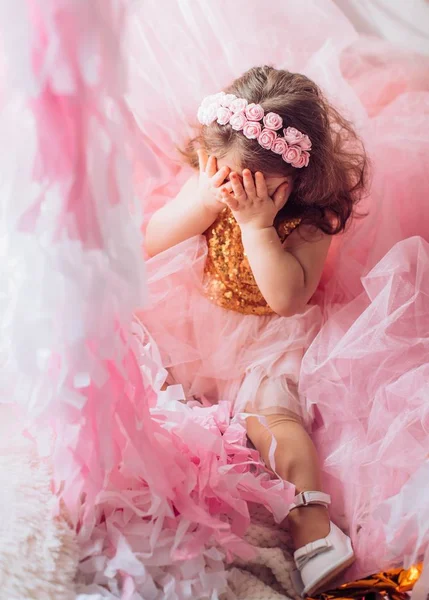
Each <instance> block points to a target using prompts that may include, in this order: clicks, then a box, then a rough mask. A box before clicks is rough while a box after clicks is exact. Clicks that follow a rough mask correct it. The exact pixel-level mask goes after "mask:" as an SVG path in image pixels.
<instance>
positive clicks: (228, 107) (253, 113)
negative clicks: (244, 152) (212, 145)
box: [198, 92, 311, 169]
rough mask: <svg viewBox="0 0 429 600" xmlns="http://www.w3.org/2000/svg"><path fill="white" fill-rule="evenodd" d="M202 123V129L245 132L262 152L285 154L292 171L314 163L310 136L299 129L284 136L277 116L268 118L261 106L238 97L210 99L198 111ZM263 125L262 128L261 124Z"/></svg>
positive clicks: (281, 123) (287, 131) (212, 97)
mask: <svg viewBox="0 0 429 600" xmlns="http://www.w3.org/2000/svg"><path fill="white" fill-rule="evenodd" d="M198 120H199V122H200V123H201V124H202V125H211V124H212V123H214V121H217V122H218V123H219V125H228V123H229V125H231V127H232V128H233V129H234V130H235V131H242V132H243V135H244V136H245V137H246V138H247V139H248V140H258V143H259V145H260V146H262V148H265V149H266V150H271V151H272V152H274V153H275V154H281V156H282V158H283V160H284V161H285V162H287V163H288V164H290V165H292V167H296V168H297V169H301V168H302V167H307V166H308V163H309V161H310V150H311V141H310V138H309V137H308V135H305V134H304V133H301V132H300V131H298V129H295V127H287V128H286V129H283V136H281V135H278V134H277V133H276V132H277V131H278V130H279V129H282V127H283V119H282V118H281V116H280V115H278V114H277V113H273V112H269V113H267V114H265V111H264V109H263V108H262V106H261V105H260V104H253V103H252V104H249V103H248V102H247V100H245V99H244V98H237V96H234V94H225V92H219V94H214V95H212V96H207V97H206V98H204V100H203V101H202V103H201V106H200V108H199V109H198ZM261 121H262V124H261Z"/></svg>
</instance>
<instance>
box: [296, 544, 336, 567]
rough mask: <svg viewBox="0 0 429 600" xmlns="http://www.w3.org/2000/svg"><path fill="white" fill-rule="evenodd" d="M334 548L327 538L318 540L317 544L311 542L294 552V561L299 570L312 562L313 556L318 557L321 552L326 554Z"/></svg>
mask: <svg viewBox="0 0 429 600" xmlns="http://www.w3.org/2000/svg"><path fill="white" fill-rule="evenodd" d="M331 547H332V543H331V542H330V541H329V540H328V539H327V538H322V539H320V540H316V541H315V542H310V543H309V544H306V545H305V546H303V547H302V548H299V549H298V550H296V552H294V555H293V557H294V559H295V563H296V566H297V567H298V569H299V570H301V569H302V567H303V566H304V565H305V564H306V563H307V562H308V561H309V560H310V558H313V556H317V555H318V554H320V553H321V552H326V550H329V548H331Z"/></svg>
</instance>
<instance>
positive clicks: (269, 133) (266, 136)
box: [258, 129, 277, 150]
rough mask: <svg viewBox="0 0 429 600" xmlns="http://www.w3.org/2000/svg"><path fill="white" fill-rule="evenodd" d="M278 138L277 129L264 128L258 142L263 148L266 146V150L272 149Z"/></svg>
mask: <svg viewBox="0 0 429 600" xmlns="http://www.w3.org/2000/svg"><path fill="white" fill-rule="evenodd" d="M276 138H277V134H276V132H275V131H273V130H272V129H263V130H262V131H261V134H260V136H259V137H258V142H259V145H260V146H262V148H265V150H271V148H272V147H273V144H274V142H275V141H276Z"/></svg>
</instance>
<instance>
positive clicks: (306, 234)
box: [284, 222, 332, 252]
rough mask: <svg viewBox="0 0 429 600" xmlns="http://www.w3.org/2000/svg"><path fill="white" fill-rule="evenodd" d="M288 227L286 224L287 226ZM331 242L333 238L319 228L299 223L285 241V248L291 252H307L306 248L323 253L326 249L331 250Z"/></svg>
mask: <svg viewBox="0 0 429 600" xmlns="http://www.w3.org/2000/svg"><path fill="white" fill-rule="evenodd" d="M287 225H288V224H287V222H286V223H285V226H287ZM331 241H332V236H331V235H328V234H326V233H324V232H323V231H322V230H321V229H319V228H318V227H315V226H313V225H307V224H305V223H303V224H301V223H299V224H298V225H296V226H294V227H293V229H292V230H291V232H290V234H289V235H288V236H287V238H286V239H285V242H284V248H285V249H286V250H289V251H293V250H298V249H299V250H301V251H305V248H307V249H309V250H310V249H311V252H314V249H315V248H317V249H318V251H323V250H324V249H326V250H327V249H329V246H330V244H331Z"/></svg>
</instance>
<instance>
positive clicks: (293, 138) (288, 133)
mask: <svg viewBox="0 0 429 600" xmlns="http://www.w3.org/2000/svg"><path fill="white" fill-rule="evenodd" d="M283 135H284V136H285V140H286V141H287V143H288V144H291V145H292V144H298V142H300V141H301V140H302V139H303V137H304V134H303V133H301V132H300V131H298V129H295V127H288V128H287V129H283Z"/></svg>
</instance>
